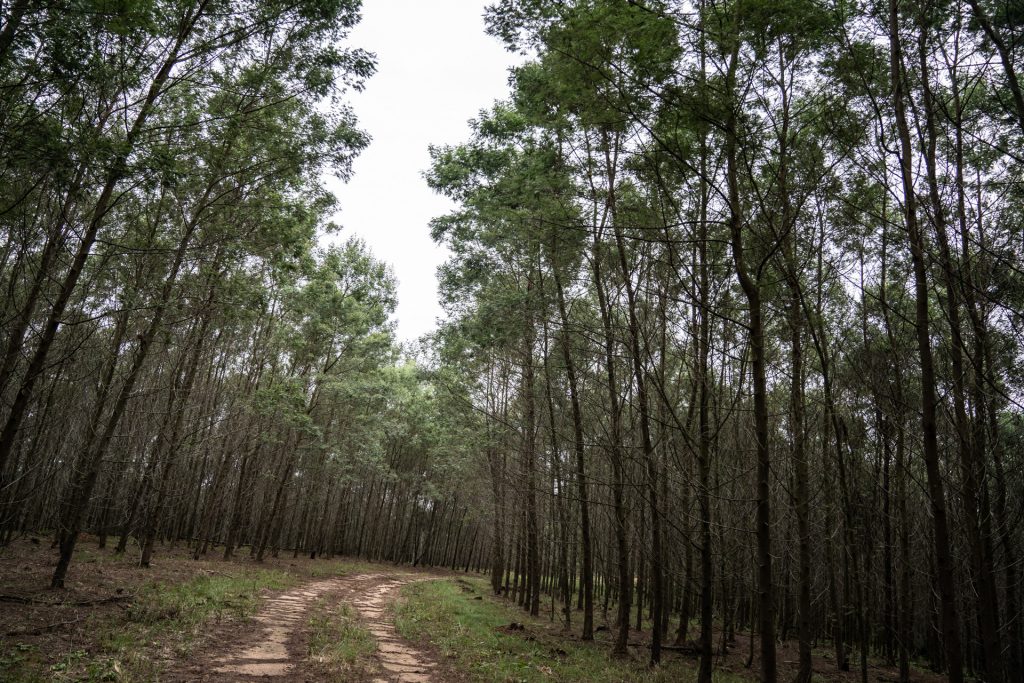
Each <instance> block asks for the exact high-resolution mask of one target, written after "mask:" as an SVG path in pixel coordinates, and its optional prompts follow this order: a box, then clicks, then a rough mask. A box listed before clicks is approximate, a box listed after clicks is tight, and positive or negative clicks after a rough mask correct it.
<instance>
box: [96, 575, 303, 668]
mask: <svg viewBox="0 0 1024 683" xmlns="http://www.w3.org/2000/svg"><path fill="white" fill-rule="evenodd" d="M296 583H297V580H296V578H295V577H294V576H293V575H290V574H287V573H285V572H281V571H275V570H265V569H246V570H244V571H242V572H241V573H239V574H236V575H226V574H225V575H203V576H198V577H195V578H193V579H191V580H189V581H186V582H184V583H177V584H163V583H150V584H147V585H145V586H144V587H143V588H142V589H141V590H140V591H139V594H138V595H137V596H136V599H135V600H134V601H133V603H132V604H131V606H130V607H129V609H128V610H127V612H126V614H125V617H124V620H118V622H119V623H116V624H111V625H109V626H108V628H107V630H106V632H105V633H104V636H103V638H102V640H101V648H102V651H103V653H104V654H105V655H107V658H109V660H110V662H111V664H110V668H111V669H114V670H116V677H115V678H113V679H110V678H99V679H92V678H90V679H87V680H117V681H126V682H127V681H149V680H153V679H154V678H155V677H156V676H157V675H159V666H158V664H157V663H156V662H155V661H154V657H153V656H152V652H151V651H149V650H148V648H147V646H148V645H153V644H156V643H159V644H160V646H161V647H162V648H163V649H164V650H165V651H167V650H168V649H169V650H170V651H171V653H173V655H174V656H176V657H181V656H185V655H187V654H188V653H189V652H190V651H191V648H192V646H193V645H194V643H195V640H196V637H197V636H198V635H199V633H200V631H201V629H202V627H203V626H205V625H206V624H208V623H210V622H216V621H220V620H222V619H225V618H228V619H243V618H245V617H248V616H250V615H252V614H253V613H254V612H255V611H256V609H257V607H258V606H259V602H260V601H259V593H260V591H261V590H263V589H271V590H280V589H283V588H287V587H289V586H292V585H295V584H296Z"/></svg>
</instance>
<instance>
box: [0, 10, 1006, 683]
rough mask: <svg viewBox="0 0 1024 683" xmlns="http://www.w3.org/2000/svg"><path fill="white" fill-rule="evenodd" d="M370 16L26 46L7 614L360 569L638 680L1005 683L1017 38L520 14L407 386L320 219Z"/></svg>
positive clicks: (450, 147) (22, 42)
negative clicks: (504, 80)
mask: <svg viewBox="0 0 1024 683" xmlns="http://www.w3.org/2000/svg"><path fill="white" fill-rule="evenodd" d="M371 1H376V2H380V1H382V0H371ZM359 18H360V2H359V0H289V1H287V2H284V1H283V0H231V1H229V0H9V1H8V2H6V3H3V4H2V5H0V20H2V26H0V288H2V292H3V294H2V296H0V586H6V585H7V584H8V580H9V579H10V580H11V581H13V578H12V577H13V574H15V573H16V569H15V568H16V567H17V566H20V565H19V563H18V561H14V560H12V563H11V564H4V563H3V562H4V555H5V554H6V555H8V556H11V555H12V554H13V553H17V552H20V551H19V550H18V548H22V547H25V548H29V549H32V548H33V547H34V546H32V545H31V544H30V543H29V539H31V543H32V544H36V545H39V546H40V550H39V553H40V554H39V555H38V557H40V558H44V560H40V562H41V563H42V564H40V565H39V567H40V570H39V572H37V574H33V576H34V577H36V578H34V579H33V580H34V581H35V582H36V583H37V584H40V585H36V586H35V588H36V589H40V590H42V589H46V590H47V591H51V592H55V593H56V594H58V595H59V594H60V591H62V590H63V591H68V590H71V591H74V590H77V589H76V588H75V585H76V584H75V582H76V581H81V580H84V579H79V578H78V577H79V576H83V575H84V573H85V572H87V571H91V569H89V568H90V567H92V566H93V565H92V564H91V563H93V562H95V561H96V560H95V559H90V560H89V561H88V563H84V562H82V561H81V559H80V558H81V557H82V556H83V553H90V555H89V557H90V558H95V557H112V558H119V559H116V561H117V562H122V563H123V564H124V565H129V564H130V565H131V566H132V567H135V568H137V570H138V571H140V572H143V573H142V574H140V576H145V574H144V573H145V571H147V568H150V570H151V571H156V570H157V568H158V567H159V565H160V560H161V557H162V556H169V554H171V553H179V554H180V555H181V556H182V558H183V559H182V562H184V563H185V564H183V565H182V566H188V565H187V562H186V560H185V559H184V558H186V556H187V560H188V561H191V562H193V563H196V565H195V566H200V565H199V564H198V563H201V562H207V561H209V560H211V559H214V558H218V561H226V562H224V563H223V565H217V566H229V564H230V566H235V565H237V563H239V562H244V563H246V564H245V565H244V566H249V565H253V564H258V565H260V566H269V563H272V562H274V561H280V560H282V558H289V557H290V558H295V559H297V558H300V557H305V558H308V559H309V560H318V558H319V559H320V560H323V561H324V562H327V561H329V560H332V559H333V558H340V557H349V558H361V559H362V560H364V561H369V562H376V563H382V562H387V563H390V566H391V567H394V566H396V565H405V566H407V567H410V568H417V569H418V568H421V567H426V568H431V569H432V570H437V571H455V572H466V573H468V574H474V573H475V574H479V575H481V576H482V577H486V584H484V583H483V582H481V584H480V585H481V586H483V585H486V590H485V591H484V592H489V593H491V594H492V596H493V598H492V596H488V597H487V598H486V599H487V600H491V599H495V600H497V601H498V603H500V604H502V605H504V606H505V608H506V609H508V610H510V613H512V614H513V615H516V618H517V619H526V618H529V617H539V618H541V620H542V621H547V622H549V623H550V624H553V625H554V627H557V629H558V633H560V634H562V635H561V636H560V637H563V638H571V639H572V640H573V642H576V641H579V643H581V644H582V645H588V646H589V642H588V641H595V644H594V645H593V647H594V649H589V650H586V652H588V653H597V654H593V656H595V657H596V656H598V654H599V655H600V656H601V657H607V658H608V661H615V660H616V659H617V658H626V659H630V660H636V661H637V663H638V667H639V668H637V669H636V670H635V671H636V672H638V673H636V674H635V675H636V678H635V679H636V680H647V679H646V678H643V676H647V675H649V672H651V671H655V670H657V669H658V668H659V667H662V668H664V667H667V666H668V664H666V662H667V660H670V659H671V660H673V661H675V660H677V659H682V660H684V661H685V665H686V666H687V667H689V668H687V669H686V670H685V671H686V672H687V674H686V675H687V676H689V678H687V680H696V681H698V683H710V682H711V681H712V680H715V681H725V680H732V679H731V678H730V679H726V678H720V676H721V675H725V674H724V671H723V669H722V667H723V663H724V662H726V661H727V660H726V659H725V657H726V656H727V654H728V653H729V652H735V653H738V654H737V656H738V657H739V658H740V659H741V660H745V662H744V664H743V666H742V667H740V669H741V672H740V673H741V674H742V676H746V678H741V679H737V680H749V679H754V680H759V681H762V682H764V683H773V682H774V681H777V680H780V679H782V680H787V681H793V682H794V683H811V681H812V680H814V681H818V680H850V681H853V680H857V681H864V682H865V683H867V681H868V680H890V681H891V680H898V681H900V683H905V682H908V681H911V680H929V681H930V680H949V681H952V682H953V683H961V682H963V681H968V680H970V681H984V682H989V683H1002V682H1004V681H1005V682H1007V683H1009V682H1010V681H1021V680H1024V678H1022V676H1024V621H1022V620H1024V605H1022V600H1024V595H1022V592H1024V584H1022V575H1024V567H1022V565H1021V562H1022V559H1021V556H1022V554H1024V545H1022V541H1024V527H1022V519H1024V336H1022V335H1024V180H1022V173H1024V156H1021V155H1022V152H1021V150H1022V148H1024V91H1022V88H1024V82H1022V77H1021V76H1020V75H1018V73H1017V70H1018V69H1019V68H1024V6H1022V5H1020V4H1019V3H1017V2H1014V1H1012V0H495V1H494V2H493V4H491V5H490V6H489V7H488V8H487V10H486V12H485V15H484V20H485V24H486V30H487V32H488V33H489V34H491V36H492V37H493V38H494V39H495V40H497V41H500V42H501V43H502V44H503V45H504V46H505V47H506V48H507V49H508V50H509V51H510V52H512V53H515V54H517V55H519V56H520V57H521V58H522V59H521V62H520V65H519V66H516V67H514V68H512V69H510V71H509V75H508V87H509V91H508V96H507V97H506V98H503V99H501V100H500V101H496V102H485V101H482V102H480V103H479V106H480V107H481V109H480V113H479V115H478V116H477V117H475V118H474V119H473V120H472V121H471V122H470V129H471V134H470V135H469V136H468V137H467V138H466V139H465V140H464V141H462V142H461V143H459V144H439V145H436V146H433V147H431V148H430V166H429V168H425V169H423V177H424V182H425V183H427V184H428V185H429V187H430V188H432V189H433V190H434V191H435V192H436V193H438V194H440V195H442V196H444V197H446V198H448V199H449V200H450V201H451V205H452V207H453V209H452V210H451V211H450V212H449V213H447V214H445V215H439V216H437V217H435V218H434V219H433V221H431V223H430V224H429V225H422V226H412V228H411V229H417V230H422V231H429V232H430V234H431V236H432V238H433V239H434V240H435V241H436V242H437V243H438V244H440V245H443V246H444V247H445V248H446V249H447V250H448V253H449V258H448V260H447V261H446V262H445V263H444V265H443V266H442V267H441V268H440V270H439V274H438V277H439V282H440V286H439V291H438V296H439V297H440V300H441V302H442V305H443V307H444V311H445V316H444V318H443V319H442V320H439V321H438V327H437V329H436V331H435V332H433V333H431V334H429V335H426V336H424V337H423V338H421V339H419V340H417V341H415V342H403V341H401V340H399V339H398V337H397V335H396V331H395V321H394V313H395V306H396V277H401V273H395V272H393V270H392V269H391V267H389V266H388V265H387V264H386V263H384V262H382V261H381V260H379V259H378V258H377V257H375V256H374V254H373V253H372V251H371V249H370V248H369V247H368V246H367V245H366V244H365V242H363V241H362V240H360V239H358V238H355V237H349V236H347V235H346V234H345V230H343V229H342V228H341V227H339V226H338V225H336V224H334V223H333V222H332V220H333V219H332V216H333V215H334V214H335V211H336V209H337V208H338V206H337V200H336V198H335V197H334V196H333V194H332V193H331V192H330V191H329V190H328V188H327V187H326V185H325V180H324V179H325V177H326V176H327V175H333V176H336V177H340V178H342V179H344V178H347V177H348V176H349V175H350V174H351V172H352V162H353V160H354V159H355V158H356V156H357V155H358V154H359V153H360V152H361V151H362V150H364V149H365V148H366V147H367V145H369V144H372V142H371V140H370V138H369V136H368V135H367V134H366V133H365V132H364V131H363V130H362V129H361V128H360V125H361V122H359V121H357V120H356V117H355V115H354V114H353V111H352V108H351V106H350V104H349V98H350V97H351V96H352V94H353V93H356V92H359V91H361V90H362V89H363V87H364V84H365V83H366V81H367V79H370V78H372V77H373V74H374V72H375V70H376V68H377V66H376V57H375V56H374V55H373V54H372V53H370V52H368V51H367V50H364V49H361V48H359V47H357V46H353V45H351V44H350V43H351V41H350V40H349V37H348V36H349V33H350V31H351V30H352V29H353V28H354V27H355V25H356V24H357V22H358V21H359ZM403 106H409V107H410V108H411V109H410V112H409V115H410V116H414V115H415V112H414V111H413V110H412V109H414V108H415V105H414V104H413V103H407V105H403ZM380 199H381V201H395V200H396V199H398V200H400V198H394V197H381V198H380ZM98 551H102V553H100V554H98V555H96V554H94V553H97V552H98ZM26 552H28V551H26ZM33 552H34V551H33ZM107 561H111V562H113V561H115V560H103V562H107ZM318 561H319V560H318ZM231 563H235V564H231ZM97 566H98V565H97ZM118 566H121V565H118ZM202 566H204V567H205V566H207V565H205V564H204V565H202ZM210 566H213V565H210ZM239 566H241V565H239ZM133 571H134V570H133ZM204 571H205V570H204ZM210 571H213V570H210ZM410 571H411V569H410ZM44 574H45V577H44V576H43V575H44ZM140 580H141V579H140ZM44 583H45V585H42V584H44ZM467 585H469V584H467ZM472 585H476V584H472ZM47 587H48V588H47ZM396 590H398V589H397V588H396ZM402 590H405V589H402ZM410 590H411V589H410ZM467 590H468V589H467ZM42 594H43V593H39V595H42ZM46 594H47V595H49V594H50V593H46ZM33 595H35V594H33ZM4 597H5V596H3V595H0V599H2V598H4ZM8 597H9V596H8ZM478 599H479V597H478ZM21 600H22V601H25V600H28V598H24V596H23V597H22V598H21ZM487 604H490V603H487ZM374 609H376V608H374ZM518 615H522V616H521V617H520V616H518ZM533 623H534V622H529V624H531V625H530V626H529V628H534V627H533V626H532V624H533ZM537 623H541V622H537ZM512 625H513V626H516V625H517V624H516V623H515V622H513V624H512ZM519 626H520V628H522V626H521V625H519ZM45 628H47V629H49V626H47V627H45ZM61 628H63V627H61ZM537 628H539V627H537ZM50 630H51V631H53V630H56V629H50ZM400 630H401V629H400ZM19 633H22V632H21V631H19ZM10 635H11V633H7V636H10ZM588 656H589V655H588ZM602 661H603V660H602ZM2 666H3V664H2V661H0V667H2ZM649 667H653V669H652V668H649ZM879 667H883V668H885V670H886V671H888V672H889V674H890V675H891V677H889V678H882V677H879V674H878V668H879ZM385 668H388V667H387V666H385ZM664 670H665V671H668V669H664ZM730 671H731V670H730ZM743 671H745V673H743ZM645 672H647V673H645ZM831 672H838V673H837V675H840V674H841V675H844V676H846V677H844V678H841V679H833V678H822V677H819V676H827V675H831ZM921 672H930V674H931V675H935V676H939V677H940V678H938V679H932V678H927V679H926V678H919V676H920V675H921ZM0 673H2V668H0ZM731 673H732V674H735V673H736V672H735V671H731ZM492 676H493V674H492ZM679 676H682V674H679ZM0 677H2V676H0ZM19 680H20V679H19ZM26 680H27V679H26ZM33 680H34V679H33ZM83 680H84V679H83ZM88 680H92V679H88ZM96 680H115V679H96ZM116 680H120V679H116ZM125 680H127V679H125ZM132 680H136V679H132ZM137 680H157V679H155V678H154V679H137ZM165 680H178V679H175V678H170V679H165ZM181 680H197V679H188V678H183V679H181ZM203 680H206V679H203ZM210 680H215V679H210ZM216 680H219V679H216ZM224 680H228V679H224ZM230 680H236V679H230ZM238 680H249V679H248V678H240V679H238ZM307 680H308V679H307ZM315 680H319V679H315ZM324 680H327V679H324ZM338 680H362V679H358V678H344V677H343V678H340V679H338ZM395 680H448V679H447V678H429V679H428V678H422V679H412V678H410V679H405V678H401V677H399V678H396V679H395ZM452 680H527V679H526V678H522V679H520V678H512V677H509V678H507V679H506V678H500V677H497V676H494V677H488V676H487V675H484V676H480V677H478V678H470V679H463V678H452ZM529 680H534V679H529ZM561 680H577V679H574V678H573V679H570V678H564V679H561ZM579 680H589V679H586V678H584V679H579ZM595 680H596V679H595ZM602 680H604V679H602ZM609 680H612V679H609ZM614 680H634V678H628V679H627V678H616V679H614ZM651 680H682V678H680V677H676V676H675V674H672V675H670V676H669V677H668V678H664V679H653V678H652V679H651Z"/></svg>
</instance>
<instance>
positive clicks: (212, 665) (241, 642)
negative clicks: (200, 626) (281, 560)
mask: <svg viewBox="0 0 1024 683" xmlns="http://www.w3.org/2000/svg"><path fill="white" fill-rule="evenodd" d="M426 578H430V577H429V576H425V575H423V574H410V573H399V572H396V573H387V574H384V573H379V574H378V573H367V574H352V575H349V576H342V577H336V578H331V579H326V580H321V581H315V582H312V583H307V584H305V585H303V586H300V587H298V588H294V589H292V590H289V591H285V592H283V593H281V594H279V595H277V596H275V597H272V598H269V599H268V600H267V601H266V603H265V604H264V605H263V608H262V609H261V610H260V612H259V613H258V614H257V615H256V616H255V618H254V619H253V620H252V621H251V622H249V623H248V624H247V625H244V626H240V625H239V624H234V625H232V626H230V627H223V628H221V629H220V630H218V631H217V632H215V633H214V636H213V638H212V639H211V640H210V644H209V645H208V646H207V647H206V648H205V649H203V650H202V651H201V652H197V653H196V656H195V657H193V658H192V659H191V660H190V661H189V662H180V663H179V666H178V667H175V670H174V671H172V672H170V675H169V676H168V677H167V679H165V680H170V681H181V682H184V681H210V682H214V681H216V682H218V683H221V682H223V683H229V682H232V683H233V682H239V683H240V682H243V681H256V680H270V681H275V682H280V683H295V682H297V681H314V680H319V679H318V677H316V676H315V675H311V669H310V667H309V665H308V662H307V661H306V657H307V652H308V640H309V611H310V609H311V607H312V605H313V604H314V602H316V601H317V600H320V599H328V600H331V601H332V602H337V603H342V602H344V603H348V604H349V605H351V606H353V607H354V608H355V609H356V610H358V613H359V617H360V621H361V622H362V626H363V627H365V628H366V629H367V630H368V631H369V632H370V633H371V634H372V635H373V637H374V638H375V639H376V644H377V649H376V652H375V654H374V662H373V663H372V666H371V667H370V668H369V670H368V671H365V672H363V673H357V674H354V675H355V676H357V679H356V680H359V679H364V680H368V681H372V682H373V683H431V682H432V681H435V678H434V677H433V676H432V675H431V672H432V670H433V669H434V668H435V663H434V662H433V661H431V659H430V657H429V656H428V655H427V654H426V653H424V652H423V651H422V650H420V649H418V648H417V647H415V646H414V645H412V644H411V643H409V642H408V641H406V640H404V639H402V638H401V637H399V636H398V634H397V633H396V632H395V629H394V625H393V624H392V623H391V617H390V615H389V614H388V611H387V610H386V609H385V607H386V605H387V603H388V601H390V600H391V599H392V598H393V597H394V596H395V595H396V594H397V592H398V590H399V589H400V588H401V587H402V586H404V585H405V584H407V583H409V582H412V581H421V580H424V579H426Z"/></svg>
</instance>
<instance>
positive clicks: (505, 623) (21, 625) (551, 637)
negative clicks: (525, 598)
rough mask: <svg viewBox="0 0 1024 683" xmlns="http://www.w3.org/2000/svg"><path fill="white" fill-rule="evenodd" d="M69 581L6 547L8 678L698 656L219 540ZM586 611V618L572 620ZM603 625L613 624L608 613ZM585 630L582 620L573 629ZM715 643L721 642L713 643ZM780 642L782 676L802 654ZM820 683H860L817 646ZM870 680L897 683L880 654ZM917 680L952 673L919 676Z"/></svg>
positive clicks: (740, 663)
mask: <svg viewBox="0 0 1024 683" xmlns="http://www.w3.org/2000/svg"><path fill="white" fill-rule="evenodd" d="M80 548H81V550H80V551H79V552H78V553H77V554H76V559H75V562H74V563H73V564H72V567H71V571H70V573H69V581H68V582H67V586H68V587H67V588H66V589H64V590H62V591H54V590H50V589H49V588H47V586H48V585H49V576H50V573H51V572H52V570H53V566H54V564H55V562H56V551H55V550H52V549H50V547H49V544H48V543H47V542H46V541H44V540H42V539H38V540H37V541H32V540H31V539H25V540H19V541H16V542H15V543H13V544H12V545H11V546H9V547H7V548H4V549H2V550H0V680H2V681H11V682H17V683H30V682H32V683H34V682H37V681H54V682H58V683H63V682H70V681H123V682H139V681H162V682H166V683H186V682H191V681H210V682H213V681H217V682H220V681H224V682H232V683H238V682H242V681H256V680H273V681H280V682H281V683H297V682H298V681H336V682H350V681H351V682H353V683H383V682H394V681H400V682H406V683H446V682H448V681H453V682H458V683H463V682H467V681H500V682H505V681H514V682H517V683H518V682H520V681H529V682H532V681H596V682H601V681H604V682H607V683H612V682H618V681H623V682H625V681H652V682H653V681H680V680H681V681H689V680H692V679H693V677H694V664H695V661H694V659H693V658H692V657H689V656H687V655H685V654H681V653H678V652H669V653H666V657H665V661H664V663H663V664H662V666H660V667H658V668H657V669H655V670H652V669H650V668H648V667H647V666H646V665H645V662H646V657H645V655H646V653H645V651H644V650H643V649H642V646H643V644H644V640H643V637H642V634H636V635H635V641H636V643H637V645H638V647H637V648H635V649H634V652H633V656H632V657H630V658H628V659H613V658H611V657H610V656H609V654H608V652H609V650H610V647H609V643H608V641H609V639H610V637H611V634H610V632H609V631H608V630H606V629H605V630H599V632H598V633H597V641H596V642H594V643H584V642H581V641H579V639H578V636H576V635H575V634H574V633H570V632H567V631H565V630H564V629H563V628H562V627H561V624H560V623H559V622H558V616H557V615H556V616H555V619H554V620H552V619H551V618H550V616H549V615H548V616H545V617H542V618H539V619H538V618H530V617H527V616H525V615H524V614H523V613H522V611H521V610H519V609H517V608H516V607H515V606H514V605H512V604H511V603H510V602H508V601H505V600H503V599H500V598H495V597H493V596H491V595H490V594H489V593H490V591H489V585H488V583H487V582H486V581H485V580H484V579H481V578H478V577H475V576H465V575H461V574H455V573H451V572H445V571H428V570H418V569H412V568H409V567H395V566H393V565H384V564H370V563H366V562H360V561H352V560H347V559H342V560H323V559H316V560H311V559H309V558H308V557H299V558H292V557H291V554H290V553H289V554H287V555H286V556H283V557H279V558H268V559H267V560H266V561H265V562H263V563H262V564H255V563H253V562H252V561H251V560H250V559H249V557H248V550H247V549H243V550H240V551H239V552H238V557H237V558H236V559H234V560H232V561H229V562H224V561H223V560H221V559H220V557H221V552H222V551H220V550H219V549H217V550H213V551H211V553H210V554H209V555H208V556H207V559H202V560H199V561H193V560H191V558H190V557H189V555H188V552H187V550H186V549H184V548H177V549H167V548H165V549H162V550H161V552H159V554H158V555H157V556H156V558H155V560H154V562H153V566H152V567H150V568H149V569H142V568H139V567H137V566H136V563H135V561H136V557H135V556H134V555H133V553H132V552H131V549H130V550H129V552H128V553H126V554H125V555H122V556H118V555H114V554H113V553H111V552H110V551H109V550H97V549H96V546H95V540H94V539H88V538H86V539H83V542H82V543H81V544H80ZM574 617H576V618H577V619H578V615H574ZM598 622H599V624H600V619H598ZM574 630H575V629H574ZM716 642H717V641H716ZM745 644H746V643H745V639H744V638H740V640H739V642H738V643H737V644H736V646H735V647H734V648H733V649H732V651H731V652H730V654H729V655H727V656H726V657H723V658H718V659H717V660H716V675H715V680H716V682H718V683H731V682H733V681H749V680H754V679H755V678H756V671H757V663H756V660H755V662H754V664H753V666H752V667H751V668H749V669H748V668H746V667H745V666H744V663H745V659H746V651H747V650H746V647H745ZM780 647H781V649H780V652H779V655H780V657H779V659H780V662H781V667H782V669H783V670H782V671H780V680H789V679H790V678H791V672H789V671H788V670H786V667H788V666H789V665H790V664H792V662H790V661H789V660H792V659H795V656H796V648H795V644H794V643H783V644H782V645H781V646H780ZM815 668H816V677H815V680H817V681H821V682H825V681H827V682H829V683H832V682H835V683H842V682H846V681H850V682H851V683H852V682H853V681H856V680H859V677H858V674H857V672H855V671H854V672H849V673H845V672H836V671H835V667H834V665H832V663H831V662H830V661H829V660H828V657H827V652H824V651H822V652H820V653H816V661H815ZM869 674H870V676H869V679H870V680H871V681H895V680H896V675H895V674H896V672H895V671H894V670H893V669H892V668H891V667H886V666H884V665H882V664H881V663H879V662H872V666H871V667H870V669H869ZM913 680H915V681H918V682H920V683H937V682H938V681H942V680H944V679H943V678H942V677H940V676H936V675H934V674H928V673H924V672H920V671H915V676H914V679H913Z"/></svg>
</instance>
